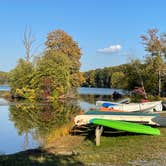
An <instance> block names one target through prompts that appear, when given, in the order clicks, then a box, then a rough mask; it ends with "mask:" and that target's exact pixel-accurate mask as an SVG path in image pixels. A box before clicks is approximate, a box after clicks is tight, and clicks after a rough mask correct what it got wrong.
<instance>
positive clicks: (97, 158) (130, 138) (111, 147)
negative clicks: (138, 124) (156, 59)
mask: <svg viewBox="0 0 166 166" xmlns="http://www.w3.org/2000/svg"><path fill="white" fill-rule="evenodd" d="M160 131H161V135H160V136H149V135H133V134H128V133H120V134H103V136H102V137H101V146H99V147H96V146H95V143H94V140H93V139H92V137H83V136H82V137H80V136H78V137H77V136H67V137H64V138H62V139H59V140H58V141H57V142H55V143H54V144H51V146H50V147H49V148H48V146H46V147H45V148H43V149H39V150H29V151H25V152H20V153H17V154H13V155H1V156H0V165H3V166H15V165H18V166H22V165H24V166H29V165H34V166H38V165H41V166H44V165H47V166H49V165H50V166H51V165H58V166H61V165H98V166H99V165H109V166H110V165H137V166H138V165H140V166H142V165H146V166H147V165H149V166H151V165H155V166H157V165H166V157H165V156H166V128H160ZM80 138H83V139H80ZM69 139H70V140H69ZM67 140H68V141H67ZM71 140H73V141H71ZM58 142H61V143H58ZM62 142H63V146H62ZM65 142H67V144H66V143H65ZM70 145H71V146H70ZM73 145H77V146H73ZM65 146H66V147H65ZM62 147H63V148H62ZM62 149H63V150H62Z"/></svg>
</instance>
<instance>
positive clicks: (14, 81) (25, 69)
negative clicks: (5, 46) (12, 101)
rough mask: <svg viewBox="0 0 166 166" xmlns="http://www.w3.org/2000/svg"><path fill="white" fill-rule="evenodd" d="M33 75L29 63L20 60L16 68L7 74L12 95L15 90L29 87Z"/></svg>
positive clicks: (31, 66)
mask: <svg viewBox="0 0 166 166" xmlns="http://www.w3.org/2000/svg"><path fill="white" fill-rule="evenodd" d="M33 75H34V67H33V65H32V64H31V63H30V62H27V61H25V60H24V59H20V60H19V61H18V64H17V66H16V67H15V68H14V69H13V70H11V71H10V73H9V84H10V87H11V91H12V93H13V95H15V94H16V90H17V89H22V88H24V87H26V88H31V87H30V81H31V79H32V77H33Z"/></svg>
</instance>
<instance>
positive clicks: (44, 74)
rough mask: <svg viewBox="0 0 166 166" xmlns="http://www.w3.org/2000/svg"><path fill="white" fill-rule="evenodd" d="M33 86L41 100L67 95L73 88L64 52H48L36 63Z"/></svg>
mask: <svg viewBox="0 0 166 166" xmlns="http://www.w3.org/2000/svg"><path fill="white" fill-rule="evenodd" d="M31 85H32V87H33V88H35V89H36V91H37V94H38V95H39V96H38V97H40V98H41V97H42V98H47V97H51V96H52V97H54V98H56V97H58V96H60V95H63V94H66V93H67V92H68V91H69V89H70V88H71V84H70V74H69V60H68V57H66V56H65V55H64V54H63V53H62V52H58V51H52V50H49V51H46V52H45V53H44V55H43V56H42V57H40V58H38V60H37V61H36V68H35V76H34V77H33V79H32V80H31Z"/></svg>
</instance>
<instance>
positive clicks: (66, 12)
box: [0, 0, 166, 71]
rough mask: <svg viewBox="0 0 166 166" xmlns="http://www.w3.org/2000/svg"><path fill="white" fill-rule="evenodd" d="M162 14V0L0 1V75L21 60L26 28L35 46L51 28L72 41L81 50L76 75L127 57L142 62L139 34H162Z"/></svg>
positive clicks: (165, 23) (165, 24) (165, 14)
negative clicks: (138, 59) (32, 35)
mask: <svg viewBox="0 0 166 166" xmlns="http://www.w3.org/2000/svg"><path fill="white" fill-rule="evenodd" d="M165 9H166V1H165V0H1V1H0V22H1V23H0V57H1V60H0V70H2V71H9V70H11V69H12V68H13V67H14V66H15V65H16V63H17V60H18V59H19V58H23V57H24V56H25V50H24V47H23V43H22V39H23V32H24V30H25V27H26V25H30V26H31V29H32V31H33V33H34V35H35V38H36V45H39V44H41V43H44V42H45V40H46V36H47V34H48V32H50V31H52V30H54V29H63V30H64V31H66V32H67V33H68V34H70V35H71V36H73V38H74V40H76V41H77V42H78V44H79V46H80V47H81V49H82V58H81V63H82V66H81V71H87V70H90V69H96V68H103V67H106V66H115V65H119V64H123V63H126V62H127V61H128V56H127V54H133V55H134V56H135V57H138V58H140V59H143V57H144V56H145V54H146V53H145V52H144V47H143V45H142V44H141V40H140V35H141V34H145V33H146V31H147V30H148V29H149V28H158V29H159V31H160V32H166V10H165ZM42 48H44V45H43V47H41V48H40V49H39V50H38V52H37V53H40V51H41V50H42Z"/></svg>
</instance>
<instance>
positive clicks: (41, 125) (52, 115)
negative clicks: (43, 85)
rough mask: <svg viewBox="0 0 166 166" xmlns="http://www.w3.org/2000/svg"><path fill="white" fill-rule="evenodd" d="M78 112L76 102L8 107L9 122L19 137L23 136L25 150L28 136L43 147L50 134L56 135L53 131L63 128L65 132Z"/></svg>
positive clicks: (78, 108)
mask: <svg viewBox="0 0 166 166" xmlns="http://www.w3.org/2000/svg"><path fill="white" fill-rule="evenodd" d="M80 110H81V109H80V107H79V106H78V104H77V103H76V102H67V103H65V102H63V103H62V102H56V103H40V104H39V103H28V104H16V105H11V106H10V120H11V121H13V122H14V125H15V127H16V128H17V131H18V134H19V135H24V134H25V141H24V148H25V149H26V148H27V147H28V144H29V142H28V140H29V139H28V138H29V134H30V135H31V136H32V137H33V139H35V140H37V141H38V142H39V143H40V144H41V145H43V144H45V142H46V140H47V139H48V137H49V136H50V134H51V133H52V132H54V133H56V134H58V132H55V131H58V130H63V129H61V128H63V127H64V126H65V131H66V126H71V123H72V121H73V118H74V116H75V115H77V114H79V113H80ZM69 128H70V127H69ZM67 132H68V133H69V131H67ZM60 135H62V133H60Z"/></svg>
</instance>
